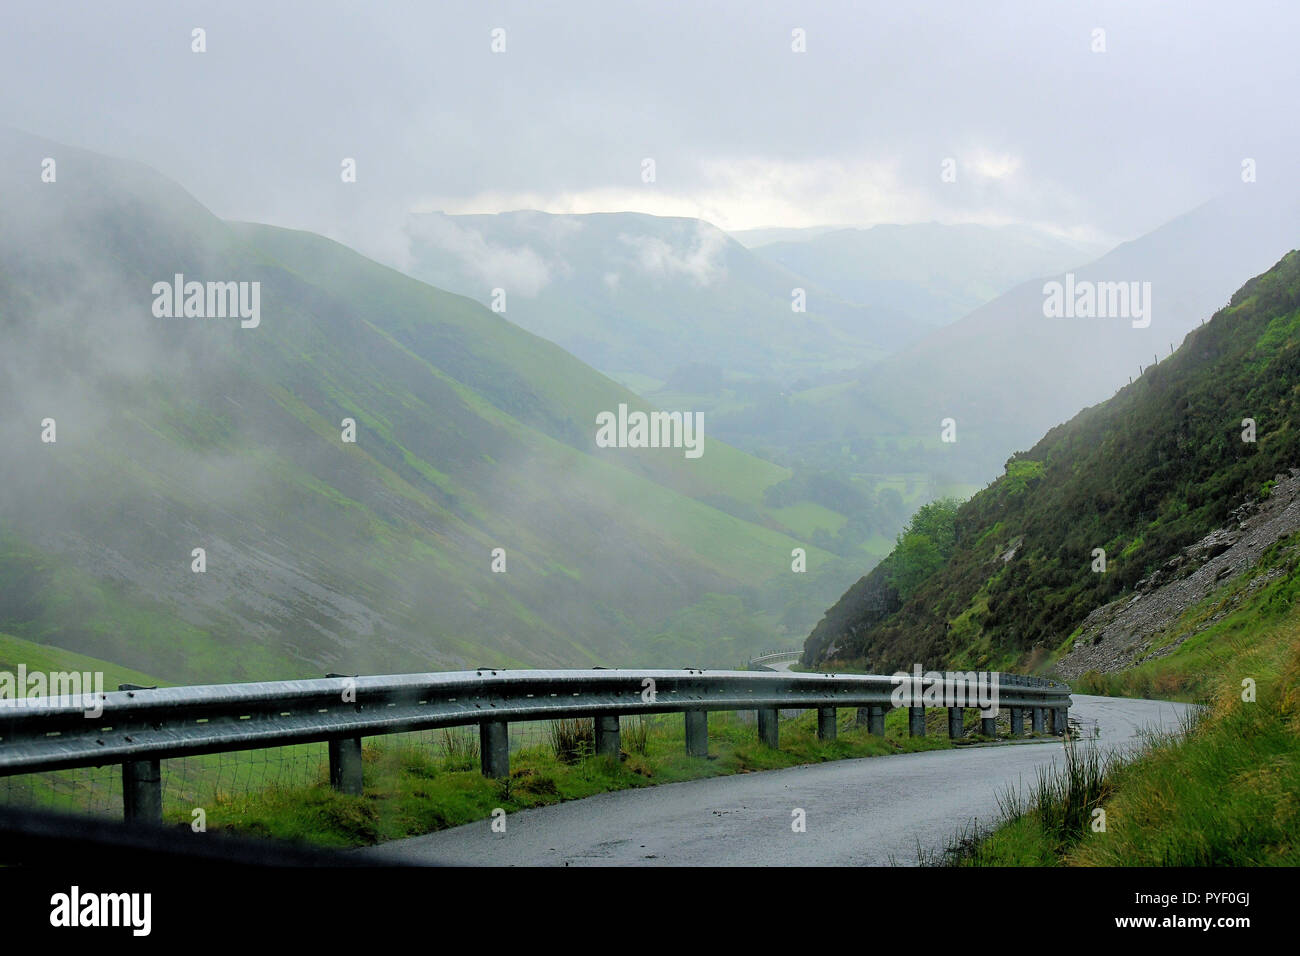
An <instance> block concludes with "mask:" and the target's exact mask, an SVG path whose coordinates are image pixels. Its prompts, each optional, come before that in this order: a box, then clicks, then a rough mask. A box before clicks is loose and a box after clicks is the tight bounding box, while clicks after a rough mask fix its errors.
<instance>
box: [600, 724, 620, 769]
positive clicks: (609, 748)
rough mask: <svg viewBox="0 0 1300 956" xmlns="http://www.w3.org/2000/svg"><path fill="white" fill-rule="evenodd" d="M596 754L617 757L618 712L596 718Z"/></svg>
mask: <svg viewBox="0 0 1300 956" xmlns="http://www.w3.org/2000/svg"><path fill="white" fill-rule="evenodd" d="M595 723H596V754H597V756H600V757H613V758H614V759H615V760H617V759H618V753H619V739H618V714H613V715H608V716H600V717H597V718H596V721H595Z"/></svg>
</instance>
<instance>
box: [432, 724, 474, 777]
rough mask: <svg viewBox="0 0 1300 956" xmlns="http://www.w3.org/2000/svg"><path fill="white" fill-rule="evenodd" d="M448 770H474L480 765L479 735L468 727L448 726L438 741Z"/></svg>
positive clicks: (444, 764)
mask: <svg viewBox="0 0 1300 956" xmlns="http://www.w3.org/2000/svg"><path fill="white" fill-rule="evenodd" d="M438 744H439V749H440V750H441V751H442V762H443V766H444V767H445V768H446V769H447V770H473V769H474V768H476V767H477V766H478V735H477V734H476V733H475V732H474V730H473V729H472V728H468V727H446V728H444V729H443V731H442V739H441V740H439V741H438Z"/></svg>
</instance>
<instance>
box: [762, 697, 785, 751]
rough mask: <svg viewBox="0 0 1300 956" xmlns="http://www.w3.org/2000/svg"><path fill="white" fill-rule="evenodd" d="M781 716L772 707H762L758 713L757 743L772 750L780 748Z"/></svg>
mask: <svg viewBox="0 0 1300 956" xmlns="http://www.w3.org/2000/svg"><path fill="white" fill-rule="evenodd" d="M780 722H781V714H780V712H779V711H778V710H776V708H774V707H763V708H761V709H760V710H759V712H758V742H759V743H761V744H766V745H767V746H768V747H771V748H772V749H773V750H777V749H779V748H780V746H781V730H780Z"/></svg>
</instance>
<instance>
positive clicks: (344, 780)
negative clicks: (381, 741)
mask: <svg viewBox="0 0 1300 956" xmlns="http://www.w3.org/2000/svg"><path fill="white" fill-rule="evenodd" d="M329 752H330V786H331V787H333V788H334V789H335V790H337V791H339V793H346V794H348V795H350V796H353V797H359V796H361V790H362V771H361V738H360V737H336V738H334V739H332V740H331V741H330V742H329Z"/></svg>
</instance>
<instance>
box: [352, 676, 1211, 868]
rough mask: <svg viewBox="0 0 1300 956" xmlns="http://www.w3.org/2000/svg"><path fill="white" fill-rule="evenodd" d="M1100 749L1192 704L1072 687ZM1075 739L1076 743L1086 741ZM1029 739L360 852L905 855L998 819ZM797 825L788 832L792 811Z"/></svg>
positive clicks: (703, 788)
mask: <svg viewBox="0 0 1300 956" xmlns="http://www.w3.org/2000/svg"><path fill="white" fill-rule="evenodd" d="M1073 701H1074V705H1073V707H1072V708H1071V710H1070V716H1071V717H1072V718H1079V719H1080V720H1082V721H1083V722H1085V723H1088V722H1091V721H1096V723H1097V726H1098V728H1099V729H1100V733H1101V736H1100V739H1099V740H1098V741H1097V746H1099V747H1100V748H1101V749H1103V750H1115V749H1120V750H1122V749H1126V748H1130V747H1132V746H1134V745H1135V744H1136V743H1137V742H1138V734H1139V732H1140V731H1142V730H1144V729H1146V728H1149V727H1159V728H1163V729H1167V730H1172V729H1176V728H1177V727H1178V723H1179V716H1180V715H1181V714H1182V712H1183V711H1185V710H1186V709H1187V707H1188V705H1186V704H1175V703H1170V702H1167V701H1148V700H1129V699H1123V698H1109V697H1088V696H1084V695H1081V694H1075V695H1073ZM1082 745H1083V744H1082V743H1080V744H1078V746H1082ZM1062 759H1063V751H1062V743H1061V741H1059V740H1053V741H1051V742H1045V743H1040V742H1030V743H1020V744H1011V745H1005V746H1002V745H992V746H976V747H968V748H962V749H958V750H942V751H931V752H929V753H918V754H900V755H896V756H889V757H871V758H864V759H856V760H840V761H835V762H832V763H823V764H814V765H810V766H803V767H791V768H789V769H786V770H773V771H768V772H764V773H753V774H739V775H735V776H729V777H719V778H714V779H710V780H695V781H690V782H687V783H676V784H666V785H664V786H658V787H649V788H646V789H644V790H626V791H621V792H618V793H607V794H601V795H599V796H595V797H590V798H588V799H585V800H577V801H573V802H571V803H563V804H558V805H556V806H550V807H542V808H538V809H535V810H524V811H521V812H519V813H514V814H511V815H510V816H508V817H507V818H506V832H505V833H493V832H492V830H491V827H490V825H489V821H486V820H485V821H481V822H478V823H472V824H468V825H466V826H462V827H457V828H455V829H452V830H444V831H442V832H440V833H432V834H429V835H427V836H421V837H412V838H410V839H406V840H398V841H394V842H392V843H388V844H385V845H383V846H380V847H372V848H369V849H367V850H363V851H358V852H363V853H366V854H372V855H376V856H380V857H384V858H387V859H391V860H393V861H394V862H401V863H407V864H411V863H445V864H458V865H490V866H509V865H522V866H590V865H625V866H626V865H633V866H635V865H642V866H664V865H670V866H697V865H699V866H783V865H849V866H854V865H864V864H865V865H885V864H889V863H899V864H909V863H915V862H916V858H917V847H918V845H920V846H921V847H924V848H926V849H927V850H937V849H940V848H942V847H943V846H944V844H945V843H946V842H947V841H948V839H949V838H950V837H951V836H952V834H953V833H954V832H956V830H957V829H958V828H960V827H961V826H962V825H963V824H967V823H969V822H970V821H972V820H979V821H981V822H984V823H989V822H992V821H993V820H994V819H996V817H997V795H998V794H999V793H1002V792H1003V791H1004V790H1005V789H1006V788H1007V787H1008V786H1028V785H1029V784H1030V783H1032V782H1033V781H1034V780H1035V779H1036V774H1037V769H1038V768H1039V767H1041V766H1043V765H1045V764H1048V763H1052V762H1058V763H1059V762H1061V761H1062ZM800 810H801V811H803V814H804V817H805V819H806V831H805V832H802V833H798V832H794V830H793V829H792V823H793V822H794V821H795V820H796V818H797V814H796V811H800Z"/></svg>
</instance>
